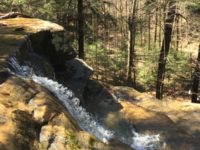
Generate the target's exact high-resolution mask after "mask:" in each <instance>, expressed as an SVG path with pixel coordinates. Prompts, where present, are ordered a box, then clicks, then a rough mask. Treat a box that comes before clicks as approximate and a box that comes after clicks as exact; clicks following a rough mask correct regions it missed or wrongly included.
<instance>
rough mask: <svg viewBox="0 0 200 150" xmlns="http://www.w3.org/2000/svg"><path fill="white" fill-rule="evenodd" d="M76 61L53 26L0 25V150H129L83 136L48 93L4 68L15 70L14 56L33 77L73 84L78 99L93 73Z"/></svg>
mask: <svg viewBox="0 0 200 150" xmlns="http://www.w3.org/2000/svg"><path fill="white" fill-rule="evenodd" d="M75 56H76V53H75V51H74V50H73V49H72V48H71V47H69V46H68V39H67V34H66V33H65V32H64V29H63V27H61V26H59V25H57V24H54V23H51V22H48V21H43V20H39V19H34V18H13V19H3V20H0V149H8V150H18V149H19V150H22V149H23V150H25V149H26V150H28V149H37V150H40V149H41V150H42V149H51V150H53V149H59V150H65V149H69V150H70V149H71V150H76V149H77V150H79V149H84V150H89V149H99V150H111V149H114V150H117V149H118V150H123V149H126V150H128V149H130V148H129V147H128V146H126V145H125V144H122V143H120V142H117V141H115V140H112V142H109V144H104V143H102V142H101V141H99V140H98V139H96V138H95V137H94V136H92V135H90V134H89V133H88V132H85V131H82V130H81V129H80V127H79V126H78V124H77V123H76V121H75V120H74V119H73V118H72V117H71V115H70V114H69V112H68V110H66V108H64V107H63V105H62V104H60V103H59V101H58V99H57V97H55V96H54V95H53V94H52V93H51V92H49V91H48V90H47V89H45V88H44V87H42V86H40V85H38V84H36V83H34V82H33V81H32V80H31V79H24V78H21V77H19V76H16V75H13V74H11V73H10V72H9V71H8V69H7V68H10V70H11V71H12V70H14V69H15V68H13V67H12V65H11V64H10V58H11V57H16V59H17V60H18V61H19V63H20V64H26V65H30V66H31V67H32V68H33V69H34V70H35V74H42V75H44V76H47V77H48V78H50V79H54V80H55V79H57V80H59V81H62V82H63V83H64V84H69V85H71V86H72V85H73V84H74V82H75V81H76V84H77V86H78V87H79V89H78V88H75V89H76V90H77V92H76V93H78V94H80V95H79V96H78V97H81V92H82V90H83V88H84V85H85V81H86V80H87V79H88V77H89V76H90V74H91V73H92V70H91V69H90V68H89V67H87V66H86V65H85V64H84V62H82V61H80V60H78V59H74V58H75ZM80 66H81V67H80ZM77 67H78V68H79V69H78V70H76V69H74V68H77ZM80 83H81V85H80ZM76 93H75V94H76Z"/></svg>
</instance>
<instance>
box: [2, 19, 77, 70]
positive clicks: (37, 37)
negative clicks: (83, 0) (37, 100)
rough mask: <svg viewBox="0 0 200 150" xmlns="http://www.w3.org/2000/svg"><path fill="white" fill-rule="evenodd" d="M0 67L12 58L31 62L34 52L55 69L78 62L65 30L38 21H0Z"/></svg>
mask: <svg viewBox="0 0 200 150" xmlns="http://www.w3.org/2000/svg"><path fill="white" fill-rule="evenodd" d="M0 41H1V43H0V56H1V57H0V63H1V65H2V64H3V62H5V60H6V59H7V58H8V57H10V56H11V55H14V54H17V56H18V58H21V59H23V60H26V59H28V57H29V56H30V54H31V51H33V52H35V53H37V54H39V55H41V56H43V57H44V58H46V59H47V60H49V62H50V63H51V64H52V65H53V66H59V65H63V64H64V62H65V61H66V60H70V59H73V58H75V56H76V52H75V51H74V50H73V48H72V47H70V46H69V45H70V44H69V43H68V41H69V39H68V36H67V33H66V32H65V31H64V28H63V27H62V26H59V25H57V24H55V23H52V22H49V21H44V20H40V19H36V18H12V19H2V20H0Z"/></svg>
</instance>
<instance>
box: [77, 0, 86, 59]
mask: <svg viewBox="0 0 200 150" xmlns="http://www.w3.org/2000/svg"><path fill="white" fill-rule="evenodd" d="M78 56H79V58H81V59H84V56H85V53H84V15H83V0H78Z"/></svg>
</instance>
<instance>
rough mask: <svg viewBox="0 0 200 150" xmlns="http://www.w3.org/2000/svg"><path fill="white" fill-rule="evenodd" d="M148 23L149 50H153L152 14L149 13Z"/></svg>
mask: <svg viewBox="0 0 200 150" xmlns="http://www.w3.org/2000/svg"><path fill="white" fill-rule="evenodd" d="M148 17H149V18H148V19H149V21H148V50H150V49H151V12H149V16H148Z"/></svg>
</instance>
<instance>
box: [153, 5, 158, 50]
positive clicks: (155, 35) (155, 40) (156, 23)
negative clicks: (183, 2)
mask: <svg viewBox="0 0 200 150" xmlns="http://www.w3.org/2000/svg"><path fill="white" fill-rule="evenodd" d="M157 26H158V8H156V16H155V32H154V47H156V42H157Z"/></svg>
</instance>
